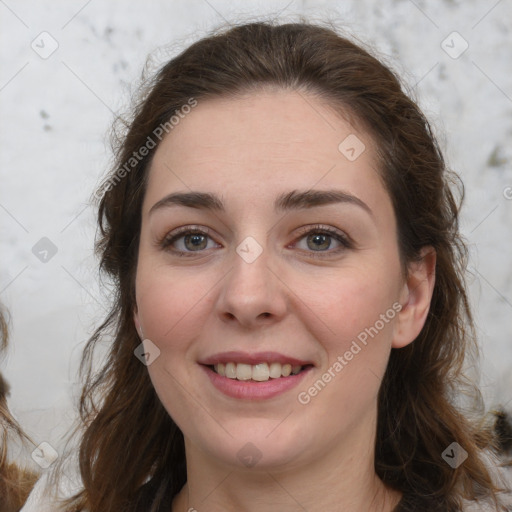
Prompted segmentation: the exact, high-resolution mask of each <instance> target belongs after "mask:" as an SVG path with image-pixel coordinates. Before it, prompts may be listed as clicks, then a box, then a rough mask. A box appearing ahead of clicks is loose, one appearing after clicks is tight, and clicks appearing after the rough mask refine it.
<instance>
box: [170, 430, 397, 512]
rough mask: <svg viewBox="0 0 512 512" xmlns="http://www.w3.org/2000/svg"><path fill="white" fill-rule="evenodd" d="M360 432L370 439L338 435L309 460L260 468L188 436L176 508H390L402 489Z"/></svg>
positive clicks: (221, 511)
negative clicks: (384, 473) (383, 476)
mask: <svg viewBox="0 0 512 512" xmlns="http://www.w3.org/2000/svg"><path fill="white" fill-rule="evenodd" d="M370 423H372V422H370ZM369 428H370V429H371V428H372V426H371V425H370V426H369ZM370 437H371V436H370ZM358 438H359V439H364V438H366V439H365V440H366V442H357V439H345V442H339V440H338V442H337V443H336V444H334V445H333V446H329V447H327V449H326V450H325V453H322V454H318V456H317V457H316V458H315V459H313V460H311V459H309V460H308V461H307V463H305V462H304V463H295V464H294V465H293V467H292V466H290V465H287V466H286V467H270V468H260V469H259V470H257V466H255V467H254V468H251V469H246V468H243V469H242V468H237V467H229V466H227V465H223V464H222V463H220V462H219V461H218V460H214V459H211V458H208V457H206V456H205V454H204V453H202V452H200V451H198V450H197V449H195V448H194V447H193V446H192V444H191V443H190V442H189V441H188V440H186V451H187V484H186V485H185V486H184V487H183V489H182V490H181V492H180V493H179V494H178V495H177V496H176V498H175V500H174V502H173V508H172V511H173V512H203V511H206V510H207V511H208V512H235V511H236V512H239V511H240V510H244V511H246V512H256V511H258V512H259V511H261V510H265V512H296V511H297V510H304V511H305V510H307V511H308V512H320V511H322V512H325V510H337V511H338V510H339V511H343V512H392V511H393V510H394V508H395V507H396V505H397V504H398V502H399V501H400V498H401V493H399V492H398V491H395V490H393V489H390V488H388V487H386V486H385V485H384V483H383V482H382V481H381V480H380V479H379V478H378V477H377V475H376V473H375V469H374V450H373V446H374V438H372V439H371V441H372V442H370V443H368V437H366V436H358Z"/></svg>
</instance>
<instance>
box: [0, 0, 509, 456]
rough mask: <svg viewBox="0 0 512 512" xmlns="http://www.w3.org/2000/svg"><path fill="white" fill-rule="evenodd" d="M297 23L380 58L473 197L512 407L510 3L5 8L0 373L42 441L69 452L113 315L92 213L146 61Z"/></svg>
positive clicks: (499, 387)
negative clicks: (230, 34)
mask: <svg viewBox="0 0 512 512" xmlns="http://www.w3.org/2000/svg"><path fill="white" fill-rule="evenodd" d="M298 15H304V16H306V17H307V18H308V19H311V20H322V19H329V20H332V21H333V22H335V23H336V24H337V26H338V27H340V28H343V29H344V30H346V31H347V32H348V33H350V34H353V35H354V36H356V37H358V38H359V39H361V40H362V41H365V42H367V43H369V44H370V45H372V46H373V47H374V48H375V49H376V50H377V51H379V52H381V53H382V55H383V56H384V58H385V60H386V62H387V63H388V64H389V65H390V66H392V67H393V68H394V69H395V70H397V71H398V72H399V73H400V75H401V76H402V77H403V78H404V80H405V82H406V83H407V84H408V85H409V87H410V89H411V92H412V93H413V94H414V95H415V97H416V98H417V99H418V101H419V103H420V105H421V106H422V108H423V109H424V110H425V112H426V114H427V116H428V117H429V119H430V120H431V121H432V123H433V124H434V126H435V127H436V130H437V132H438V135H439V137H440V140H441V144H442V147H443V149H444V151H445V153H446V157H447V160H448V162H449V164H450V166H451V167H453V168H455V169H456V170H457V171H458V172H459V173H460V174H461V176H462V178H463V180H464V182H465V185H466V202H465V206H464V209H463V217H462V230H463V232H464V234H465V236H466V237H467V240H468V242H469V244H470V249H471V269H472V277H471V297H472V302H473V305H474V308H475V315H476V321H477V325H478V334H479V340H480V344H481V347H482V369H483V376H482V385H483V391H484V395H485V399H486V402H487V404H488V405H491V404H495V403H499V402H501V403H508V406H507V407H508V408H509V409H510V408H511V404H512V391H511V388H512V378H511V374H512V372H511V370H512V342H511V341H512V340H511V335H512V322H511V320H510V319H511V316H512V264H511V261H512V236H511V234H512V233H511V231H512V229H511V226H512V169H511V161H512V149H511V144H510V141H511V140H512V137H511V135H512V64H511V63H512V35H511V34H512V1H511V0H501V1H496V0H489V1H487V0H480V1H476V0H473V1H467V0H466V1H464V2H462V1H455V0H452V1H448V0H445V1H440V0H435V1H429V2H426V1H420V0H415V1H411V0H396V1H394V0H381V1H378V2H377V1H376V2H372V1H370V0H364V1H361V0H359V1H356V0H353V1H330V0H325V1H307V0H303V1H299V0H296V1H292V2H290V1H289V0H283V1H272V2H271V1H268V2H254V1H253V2H250V1H240V0H238V1H236V0H229V1H226V0H208V1H207V0H192V1H164V0H155V1H151V2H135V1H124V2H121V1H110V2H101V1H100V0H91V1H88V2H87V1H85V0H75V1H54V2H36V1H35V0H32V1H28V0H20V1H14V0H0V24H1V25H0V39H1V45H0V51H1V67H0V119H1V123H0V172H1V188H0V226H1V240H0V243H1V248H0V251H1V252H0V254H1V266H0V301H1V302H2V303H3V304H4V305H5V306H6V307H7V309H8V310H9V311H10V314H11V342H12V345H11V348H10V351H9V354H8V357H7V358H6V359H5V360H4V361H3V362H2V371H3V372H4V373H5V374H6V376H7V377H8V379H9V381H10V383H11V385H12V396H11V399H10V405H11V408H12V409H13V411H14V413H15V415H16V416H17V417H18V419H19V420H20V421H21V422H22V423H23V425H24V426H25V427H26V429H27V430H28V432H29V433H30V434H31V435H32V437H33V438H34V440H35V441H36V442H42V441H47V442H49V443H51V444H52V446H55V447H57V448H59V447H60V446H61V440H60V436H61V434H62V433H63V432H64V431H65V429H66V426H67V425H69V422H70V421H71V419H72V417H73V409H72V403H73V400H74V397H76V394H77V391H78V386H77V382H76V376H77V362H78V358H79V355H80V352H81V349H82V348H83V346H84V342H85V340H86V339H87V336H88V335H89V334H90V333H91V332H92V329H93V327H94V326H95V325H97V324H98V322H99V320H100V318H101V317H102V315H103V306H102V305H103V304H105V300H106V297H105V292H104V291H102V288H101V287H100V285H99V283H98V280H97V270H96V261H95V259H94V257H93V254H92V249H93V237H94V232H95V222H94V213H93V210H92V209H91V208H90V207H89V206H88V202H89V199H90V194H91V193H92V191H93V188H94V186H95V185H96V184H97V183H98V182H99V179H100V176H101V175H102V174H103V173H104V172H105V170H106V168H107V166H108V163H109V158H110V155H109V151H108V143H107V142H108V139H107V133H108V130H109V127H110V125H111V122H112V120H113V118H114V114H115V113H117V112H119V111H120V109H121V110H125V109H126V107H127V105H128V102H129V97H130V93H131V90H132V88H133V84H134V83H135V82H136V81H137V80H138V78H139V77H140V73H141V70H142V68H143V65H144V63H145V61H146V58H147V56H148V54H149V53H150V52H153V54H154V60H153V65H155V66H156V65H157V64H158V63H160V62H162V61H163V60H164V59H165V58H166V57H167V56H170V55H172V54H174V53H176V52H177V51H179V50H181V49H182V48H183V47H185V46H186V45H187V44H189V43H191V42H192V41H194V40H196V39H197V38H199V37H200V36H202V35H205V34H206V33H207V32H208V31H209V30H211V29H212V28H214V27H216V26H218V25H220V24H222V23H225V22H226V21H227V22H240V21H248V20H253V19H260V18H262V17H263V18H267V17H276V16H277V17H278V18H279V19H282V20H283V21H285V20H289V21H293V20H296V19H297V16H298ZM43 32H46V34H42V35H41V33H43ZM453 32H457V34H453ZM443 41H444V42H443ZM57 45H58V47H56V46H57ZM165 45H170V46H169V47H168V48H165V49H162V46H165ZM466 45H467V49H466V50H465V51H464V52H463V53H461V51H462V50H464V48H465V47H466ZM54 46H55V47H56V49H55V51H54V52H53V53H52V54H51V55H49V53H50V52H51V51H52V50H53V49H54V48H53V47H54ZM164 50H165V51H164ZM169 52H170V53H169ZM460 53H461V54H460ZM459 54H460V55H459ZM455 57H456V58H455ZM45 237H46V238H47V239H49V240H50V242H48V240H46V239H45V240H43V241H41V239H42V238H45ZM34 247H35V248H34ZM55 250H56V251H57V252H56V253H55V254H53V253H54V252H55ZM45 251H46V252H45ZM41 258H42V259H43V261H41ZM44 259H46V261H44Z"/></svg>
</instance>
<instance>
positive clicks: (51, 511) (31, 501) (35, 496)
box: [20, 473, 80, 512]
mask: <svg viewBox="0 0 512 512" xmlns="http://www.w3.org/2000/svg"><path fill="white" fill-rule="evenodd" d="M50 476H51V474H50V473H44V474H43V475H42V476H41V477H40V478H39V480H38V481H37V482H36V484H35V486H34V488H33V489H32V492H31V493H30V495H29V496H28V498H27V501H26V502H25V505H24V506H23V508H22V509H21V510H20V512H65V511H64V509H63V508H62V506H61V505H60V499H62V498H69V497H71V496H73V494H75V493H76V492H78V491H79V490H80V488H79V486H77V485H76V482H74V481H72V480H71V479H69V478H62V479H60V480H59V483H58V488H57V490H56V489H55V487H54V486H53V485H52V484H51V481H50Z"/></svg>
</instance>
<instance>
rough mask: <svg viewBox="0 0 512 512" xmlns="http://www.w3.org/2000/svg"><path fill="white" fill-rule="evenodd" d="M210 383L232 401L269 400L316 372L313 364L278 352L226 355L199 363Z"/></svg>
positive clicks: (226, 353)
mask: <svg viewBox="0 0 512 512" xmlns="http://www.w3.org/2000/svg"><path fill="white" fill-rule="evenodd" d="M198 363H199V366H200V367H202V369H203V370H204V372H205V374H206V377H208V379H209V381H210V383H211V384H212V385H213V386H214V388H216V389H217V390H218V391H220V392H221V393H223V394H224V395H227V396H228V397H231V398H237V399H243V400H267V399H270V398H273V397H277V396H278V395H281V394H283V393H285V392H287V391H290V390H291V389H293V388H294V387H296V386H297V385H298V384H299V382H301V381H302V380H303V379H305V378H306V375H307V374H308V373H310V372H311V371H312V370H313V369H314V366H315V365H314V364H313V363H312V361H305V360H301V359H296V358H294V357H291V356H287V355H284V354H280V353H277V352H258V353H252V354H250V353H247V352H239V351H231V352H223V353H222V354H216V355H214V356H210V357H207V358H206V359H203V360H201V361H198Z"/></svg>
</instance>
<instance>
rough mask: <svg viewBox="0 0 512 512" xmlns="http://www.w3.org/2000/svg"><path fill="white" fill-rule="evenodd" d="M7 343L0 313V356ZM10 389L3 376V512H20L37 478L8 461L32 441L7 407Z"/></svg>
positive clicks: (0, 396)
mask: <svg viewBox="0 0 512 512" xmlns="http://www.w3.org/2000/svg"><path fill="white" fill-rule="evenodd" d="M7 339H8V328H7V321H6V318H5V316H4V314H3V311H2V310H1V309H0V356H1V355H3V353H4V352H5V351H6V350H7ZM9 389H10V388H9V384H8V383H7V381H6V380H5V378H4V377H3V375H2V374H1V373H0V512H18V511H19V510H20V508H21V507H22V506H23V504H24V503H25V501H26V499H27V497H28V495H29V493H30V491H31V490H32V487H33V486H34V484H35V482H36V480H37V478H38V475H37V474H36V473H35V472H33V471H31V470H29V469H27V468H25V467H22V466H21V465H20V464H19V463H17V461H13V460H10V457H9V447H10V446H13V445H19V444H20V443H21V444H24V443H25V442H28V441H30V438H29V437H28V436H27V435H26V434H25V432H24V431H23V429H22V428H21V426H20V424H19V423H18V422H17V421H16V419H15V418H14V417H13V416H12V414H11V412H10V410H9V407H8V406H7V397H8V395H9ZM20 463H21V461H20Z"/></svg>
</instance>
